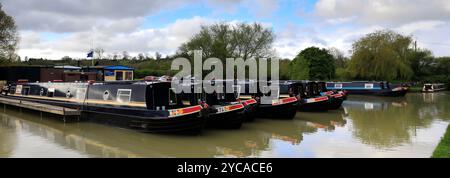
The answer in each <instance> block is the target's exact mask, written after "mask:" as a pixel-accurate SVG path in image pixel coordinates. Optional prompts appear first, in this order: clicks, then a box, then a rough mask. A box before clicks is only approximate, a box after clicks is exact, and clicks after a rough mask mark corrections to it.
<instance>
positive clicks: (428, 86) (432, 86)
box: [422, 83, 445, 93]
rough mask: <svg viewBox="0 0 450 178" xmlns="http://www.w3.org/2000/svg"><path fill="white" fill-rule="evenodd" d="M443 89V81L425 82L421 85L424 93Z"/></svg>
mask: <svg viewBox="0 0 450 178" xmlns="http://www.w3.org/2000/svg"><path fill="white" fill-rule="evenodd" d="M444 90H445V84H443V83H427V84H425V85H423V88H422V92H425V93H432V92H438V91H444Z"/></svg>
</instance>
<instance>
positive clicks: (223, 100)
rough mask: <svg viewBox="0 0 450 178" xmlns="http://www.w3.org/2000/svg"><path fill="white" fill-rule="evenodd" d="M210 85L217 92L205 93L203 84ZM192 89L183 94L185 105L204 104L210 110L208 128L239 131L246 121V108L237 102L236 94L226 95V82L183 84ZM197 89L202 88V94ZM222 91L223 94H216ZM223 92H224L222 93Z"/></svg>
mask: <svg viewBox="0 0 450 178" xmlns="http://www.w3.org/2000/svg"><path fill="white" fill-rule="evenodd" d="M205 83H209V84H210V85H211V86H212V87H214V88H216V90H215V91H214V92H212V93H208V92H206V91H205V88H204V86H203V84H205ZM181 85H182V86H183V87H190V89H189V91H190V92H187V93H186V92H183V93H182V95H183V100H184V102H183V103H188V104H190V105H195V104H196V103H204V104H205V105H206V106H207V109H208V118H207V126H209V127H214V128H230V129H239V128H241V126H242V123H243V122H244V120H245V115H244V114H245V106H244V104H243V103H241V102H239V101H237V99H236V97H237V94H236V92H233V93H226V92H225V90H224V89H225V88H224V87H225V85H226V82H224V81H191V83H189V84H184V83H183V84H181ZM195 87H200V89H201V90H200V91H201V92H200V93H196V92H195ZM216 91H221V92H216ZM222 91H223V92H222Z"/></svg>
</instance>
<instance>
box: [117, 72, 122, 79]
mask: <svg viewBox="0 0 450 178" xmlns="http://www.w3.org/2000/svg"><path fill="white" fill-rule="evenodd" d="M121 80H123V72H118V71H116V81H121Z"/></svg>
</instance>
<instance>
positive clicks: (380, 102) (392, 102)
mask: <svg viewBox="0 0 450 178" xmlns="http://www.w3.org/2000/svg"><path fill="white" fill-rule="evenodd" d="M407 105H408V102H407V100H406V99H404V98H385V97H374V96H351V97H349V99H348V100H347V101H345V102H344V104H343V106H344V108H347V109H348V108H352V109H360V110H384V109H387V108H388V107H390V106H394V107H405V106H407Z"/></svg>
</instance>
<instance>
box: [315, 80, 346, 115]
mask: <svg viewBox="0 0 450 178" xmlns="http://www.w3.org/2000/svg"><path fill="white" fill-rule="evenodd" d="M317 85H318V88H319V92H320V95H322V96H328V97H329V98H330V103H329V107H328V109H330V110H336V109H340V108H341V107H342V103H344V101H345V100H347V93H346V91H342V90H328V89H327V87H326V83H325V82H317Z"/></svg>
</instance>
